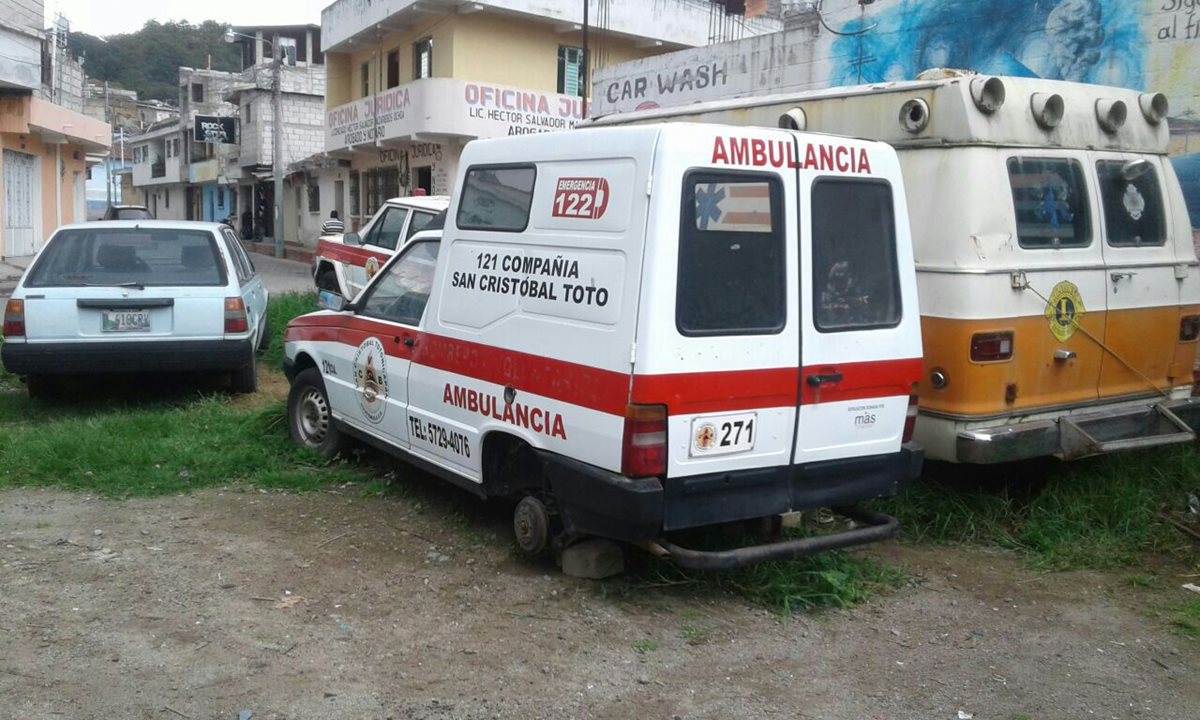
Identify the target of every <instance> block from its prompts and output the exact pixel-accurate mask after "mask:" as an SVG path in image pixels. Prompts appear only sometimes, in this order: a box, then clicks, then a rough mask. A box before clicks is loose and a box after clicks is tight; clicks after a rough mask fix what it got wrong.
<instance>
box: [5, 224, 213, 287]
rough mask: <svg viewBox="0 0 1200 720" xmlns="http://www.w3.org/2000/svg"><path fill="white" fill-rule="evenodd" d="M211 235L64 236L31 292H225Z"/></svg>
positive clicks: (41, 262) (29, 283) (38, 266)
mask: <svg viewBox="0 0 1200 720" xmlns="http://www.w3.org/2000/svg"><path fill="white" fill-rule="evenodd" d="M225 277H226V276H225V267H224V263H223V262H222V261H221V256H220V253H219V252H218V250H217V244H216V241H215V240H214V239H213V236H212V233H209V232H205V231H202V230H176V229H169V228H121V229H111V230H110V229H103V230H90V229H89V230H64V231H62V232H60V233H58V234H56V235H55V236H54V237H53V238H52V239H51V240H50V242H49V244H48V245H47V246H46V249H45V250H43V251H42V254H41V255H40V256H39V257H38V260H37V262H36V263H35V264H34V266H33V269H32V270H31V271H30V274H29V277H28V278H27V279H26V281H25V286H26V287H84V286H89V285H98V286H104V285H143V286H146V287H151V286H157V287H162V286H221V285H224V284H225Z"/></svg>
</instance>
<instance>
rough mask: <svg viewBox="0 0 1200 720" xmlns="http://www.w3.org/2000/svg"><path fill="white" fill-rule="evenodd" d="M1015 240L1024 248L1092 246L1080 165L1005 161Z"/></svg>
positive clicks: (1058, 161)
mask: <svg viewBox="0 0 1200 720" xmlns="http://www.w3.org/2000/svg"><path fill="white" fill-rule="evenodd" d="M1008 182H1009V185H1010V186H1012V197H1013V211H1014V213H1015V214H1016V218H1017V241H1018V242H1019V243H1020V245H1021V247H1023V248H1026V249H1033V250H1037V249H1054V248H1082V247H1087V246H1089V245H1091V244H1092V219H1091V213H1090V211H1089V210H1088V198H1087V191H1086V190H1085V189H1084V188H1085V186H1086V184H1085V182H1084V176H1083V166H1082V165H1080V164H1079V163H1078V162H1077V161H1075V160H1069V159H1067V158H1022V157H1014V158H1009V159H1008Z"/></svg>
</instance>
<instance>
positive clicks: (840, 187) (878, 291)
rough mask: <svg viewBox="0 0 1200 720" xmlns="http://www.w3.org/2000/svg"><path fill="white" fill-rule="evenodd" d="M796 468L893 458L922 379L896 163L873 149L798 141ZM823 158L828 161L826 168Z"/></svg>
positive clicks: (888, 153)
mask: <svg viewBox="0 0 1200 720" xmlns="http://www.w3.org/2000/svg"><path fill="white" fill-rule="evenodd" d="M797 140H798V146H797V152H796V154H797V158H798V161H797V165H798V169H797V174H798V192H799V207H800V217H801V224H800V233H799V234H798V235H797V236H796V237H794V238H792V242H794V243H795V244H796V245H797V246H798V248H799V256H800V293H799V298H798V302H799V306H800V307H799V309H798V311H799V315H800V317H801V332H800V356H801V361H800V368H799V383H800V393H799V395H800V398H799V412H798V418H797V431H796V444H795V448H794V450H793V460H794V462H796V463H799V464H805V463H812V462H821V461H829V460H844V459H850V458H860V457H867V456H881V455H887V454H890V453H896V452H899V451H900V446H901V442H902V436H903V432H904V425H905V417H906V412H907V410H908V406H909V396H910V393H911V392H913V384H914V383H915V382H916V381H917V380H918V378H919V377H920V373H921V335H920V313H919V310H918V307H917V294H916V277H915V273H914V269H913V256H912V245H911V237H910V235H909V230H908V228H909V221H908V214H907V204H906V202H905V196H904V188H903V183H902V182H901V179H900V178H901V175H900V167H899V163H898V161H897V159H896V156H895V153H894V151H892V150H891V148H888V147H886V146H884V145H880V144H875V143H864V142H859V141H853V140H845V139H841V138H833V137H811V136H804V135H798V136H797ZM827 160H828V161H827Z"/></svg>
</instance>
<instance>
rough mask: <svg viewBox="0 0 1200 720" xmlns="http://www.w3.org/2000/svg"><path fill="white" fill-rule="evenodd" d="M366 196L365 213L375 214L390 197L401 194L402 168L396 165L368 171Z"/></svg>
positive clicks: (364, 200)
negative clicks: (395, 166)
mask: <svg viewBox="0 0 1200 720" xmlns="http://www.w3.org/2000/svg"><path fill="white" fill-rule="evenodd" d="M364 174H365V175H366V178H365V181H366V185H367V188H366V197H365V198H364V199H363V202H364V205H365V207H364V208H363V215H374V214H375V211H376V210H378V209H379V208H381V207H383V204H384V203H386V202H387V201H388V200H389V199H391V198H394V197H396V196H397V195H399V194H400V170H399V169H398V168H394V167H385V168H378V169H376V170H370V171H368V172H366V173H364Z"/></svg>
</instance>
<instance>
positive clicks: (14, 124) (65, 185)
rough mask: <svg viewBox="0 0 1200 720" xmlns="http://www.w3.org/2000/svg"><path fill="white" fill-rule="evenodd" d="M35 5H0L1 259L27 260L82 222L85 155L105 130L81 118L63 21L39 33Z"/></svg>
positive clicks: (76, 71) (104, 143)
mask: <svg viewBox="0 0 1200 720" xmlns="http://www.w3.org/2000/svg"><path fill="white" fill-rule="evenodd" d="M44 12H45V8H44V6H43V4H42V2H41V0H0V257H3V258H7V257H17V256H24V255H32V254H33V253H35V252H36V251H37V249H38V248H40V247H41V245H42V244H43V243H44V242H45V239H46V237H47V236H48V235H49V234H50V233H51V232H53V231H54V230H55V229H56V228H57V227H58V226H59V225H62V224H64V223H70V222H75V221H82V220H84V219H85V218H86V217H87V196H86V183H87V172H88V156H89V155H93V156H95V155H102V154H104V153H107V152H108V148H109V146H110V144H111V140H110V138H111V134H112V130H111V127H110V126H109V125H108V124H106V123H103V122H100V121H98V120H95V119H93V118H90V117H88V116H86V115H84V114H82V112H80V111H81V109H82V106H83V96H82V86H83V72H82V68H81V67H80V65H79V63H78V62H77V61H76V60H75V59H74V58H72V57H71V56H70V54H69V53H68V52H67V50H66V39H65V34H64V33H65V30H66V23H65V22H63V21H61V20H60V21H58V22H56V25H55V28H53V29H52V31H51V32H50V33H49V34H48V33H46V32H45V31H44V30H43V29H42V18H43V14H44Z"/></svg>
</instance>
